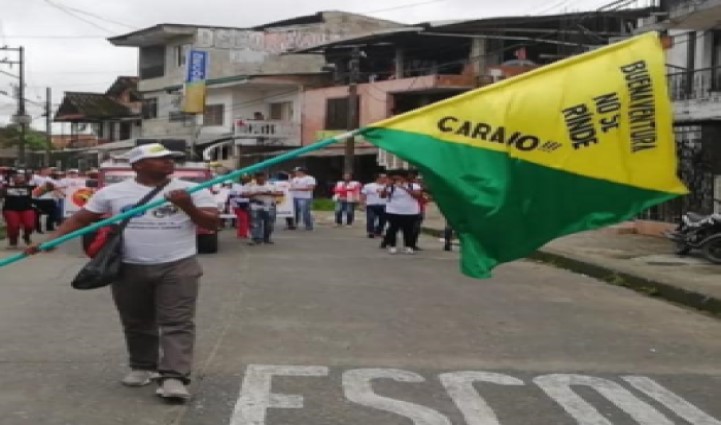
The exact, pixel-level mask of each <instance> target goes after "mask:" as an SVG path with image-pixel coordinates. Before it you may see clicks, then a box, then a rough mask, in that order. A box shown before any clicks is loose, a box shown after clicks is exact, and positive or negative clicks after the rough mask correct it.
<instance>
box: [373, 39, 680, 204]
mask: <svg viewBox="0 0 721 425" xmlns="http://www.w3.org/2000/svg"><path fill="white" fill-rule="evenodd" d="M665 71H666V70H665V54H664V51H663V48H662V46H661V43H660V41H659V38H658V35H657V34H656V33H648V34H644V35H641V36H638V37H634V38H631V39H628V40H625V41H622V42H619V43H616V44H613V45H610V46H606V47H603V48H600V49H598V50H595V51H592V52H589V53H586V54H583V55H580V56H576V57H573V58H570V59H567V60H564V61H561V62H557V63H555V64H552V65H548V66H545V67H542V68H539V69H537V70H535V71H532V72H529V73H527V74H523V75H521V76H518V77H515V78H512V79H509V80H505V81H502V82H500V83H496V84H492V85H490V86H486V87H483V88H480V89H477V90H474V91H471V92H469V93H466V94H464V95H461V96H457V97H454V98H452V99H448V100H446V101H443V102H439V103H436V104H434V105H431V106H428V107H425V108H421V109H418V110H416V111H413V112H411V113H407V114H404V115H402V116H398V117H396V118H391V119H388V120H385V121H382V122H379V123H376V124H373V125H372V126H371V127H378V128H388V129H393V130H400V131H406V132H411V133H420V134H423V135H427V136H430V137H433V138H436V139H439V140H441V141H445V142H450V143H460V144H464V145H469V146H473V147H477V148H480V149H489V150H493V151H503V152H507V154H508V155H509V156H510V157H513V158H518V159H521V160H524V161H529V162H532V163H535V164H538V165H542V166H546V167H550V168H555V169H559V170H562V171H566V172H569V173H574V174H578V175H582V176H586V177H590V178H596V179H601V180H606V181H610V182H614V183H620V184H625V185H630V186H634V187H638V188H642V189H650V190H657V191H661V192H668V193H677V194H685V193H687V189H686V188H685V186H684V185H683V184H682V183H681V182H680V180H678V179H677V178H676V176H675V175H674V172H673V171H674V170H675V169H676V144H675V140H674V133H673V128H672V121H673V113H672V109H671V102H670V99H669V96H668V88H667V82H666V75H665ZM669 171H671V172H669Z"/></svg>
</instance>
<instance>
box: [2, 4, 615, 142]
mask: <svg viewBox="0 0 721 425" xmlns="http://www.w3.org/2000/svg"><path fill="white" fill-rule="evenodd" d="M610 1H611V0H514V1H512V2H502V1H498V0H364V1H362V2H361V1H352V0H304V1H300V0H263V1H256V0H252V1H250V0H202V1H191V0H102V1H101V0H0V47H1V46H8V47H18V46H21V45H22V46H24V47H25V50H26V80H27V82H26V84H27V88H26V96H25V97H26V98H27V99H30V100H32V101H37V102H39V103H43V102H44V97H45V88H46V87H51V88H52V90H53V104H54V108H55V107H56V104H57V103H59V102H60V101H61V100H62V96H63V92H65V91H84V92H104V91H105V90H106V89H107V88H108V87H109V85H110V84H111V83H112V82H113V81H114V80H115V77H117V76H118V75H136V74H137V50H136V49H134V48H127V47H115V46H113V45H111V44H110V43H109V42H108V41H107V40H106V38H107V37H110V36H114V35H120V34H125V33H128V32H132V31H134V30H137V29H140V28H145V27H150V26H153V25H156V24H159V23H181V24H203V25H217V26H231V27H250V26H255V25H260V24H263V23H266V22H273V21H277V20H281V19H287V18H291V17H294V16H301V15H307V14H312V13H315V12H318V11H321V10H343V11H348V12H355V13H362V14H366V15H369V16H374V17H377V18H382V19H389V20H394V21H398V22H402V23H418V22H427V21H437V20H448V19H471V18H485V17H491V16H516V15H539V14H550V13H558V12H571V11H579V10H593V9H596V8H598V7H600V6H602V5H604V4H607V3H609V2H610ZM5 58H7V59H10V60H14V59H16V56H15V54H14V53H12V52H9V53H8V52H2V51H0V92H3V91H4V92H7V93H10V94H12V85H13V84H17V80H16V79H14V78H12V77H10V76H7V75H5V74H3V72H5V73H10V74H17V71H18V69H17V66H14V67H10V66H9V65H7V64H3V63H1V62H2V61H3V59H5ZM15 110H16V101H15V100H14V99H12V98H10V97H8V96H6V95H3V94H0V125H3V124H6V123H7V122H8V121H9V116H10V115H12V114H13V112H14V111H15ZM28 112H29V114H30V115H32V116H33V118H35V121H34V122H33V127H36V128H40V129H41V128H43V127H42V126H43V125H44V124H43V123H44V120H43V119H42V118H41V117H40V115H41V114H42V107H41V106H39V105H35V104H33V103H30V104H28ZM55 131H57V130H55Z"/></svg>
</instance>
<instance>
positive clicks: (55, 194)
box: [30, 175, 62, 200]
mask: <svg viewBox="0 0 721 425" xmlns="http://www.w3.org/2000/svg"><path fill="white" fill-rule="evenodd" d="M48 183H50V184H52V185H53V187H56V188H57V187H59V186H60V183H59V182H58V181H57V180H55V179H53V178H52V177H49V176H38V175H35V176H33V178H32V180H30V185H32V186H37V187H40V186H44V185H46V184H48ZM61 193H62V192H60V190H59V189H56V190H51V191H50V192H46V193H44V194H43V195H41V196H40V197H39V198H35V199H53V200H54V199H58V198H59V197H61V196H62V195H61Z"/></svg>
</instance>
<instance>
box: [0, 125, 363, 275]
mask: <svg viewBox="0 0 721 425" xmlns="http://www.w3.org/2000/svg"><path fill="white" fill-rule="evenodd" d="M360 131H361V130H360V129H356V130H353V131H348V132H346V133H343V134H339V135H336V136H333V137H331V138H328V139H324V140H321V141H319V142H315V143H313V144H310V145H307V146H303V147H302V148H298V149H294V150H292V151H289V152H286V153H284V154H281V155H278V156H274V157H273V158H269V159H266V160H265V161H262V162H259V163H257V164H253V165H251V166H249V167H245V168H242V169H240V170H236V171H233V172H232V173H229V174H225V175H222V176H218V177H216V178H214V179H212V180H208V181H207V182H203V183H200V184H198V185H197V186H194V187H192V188H189V189H187V192H188V193H195V192H198V191H200V190H203V189H207V188H209V187H211V186H213V185H216V184H219V183H223V182H225V181H228V180H233V179H236V178H238V177H240V176H242V175H243V174H249V173H254V172H257V171H260V170H263V169H265V168H268V167H271V166H273V165H276V164H280V163H281V162H285V161H288V160H291V159H294V158H297V157H299V156H301V155H305V154H307V153H309V152H313V151H317V150H319V149H322V148H324V147H326V146H330V145H332V144H333V143H338V142H342V141H344V140H346V139H349V138H351V137H354V136H356V135H357V134H358V133H360ZM167 202H168V201H166V200H165V199H158V200H157V201H153V202H149V203H147V204H145V205H142V206H139V207H136V208H133V209H131V210H128V211H126V212H124V213H121V214H118V215H115V216H112V217H110V218H106V219H105V220H101V221H98V222H97V223H94V224H91V225H90V226H87V227H83V228H82V229H78V230H76V231H74V232H71V233H68V234H67V235H65V236H61V237H59V238H57V239H53V240H51V241H47V242H43V243H42V244H40V246H39V247H38V248H39V249H40V250H41V251H47V250H50V249H53V248H56V247H58V246H60V245H62V244H64V243H65V242H67V241H69V240H72V239H75V238H78V237H80V236H83V235H86V234H88V233H92V232H94V231H96V230H98V229H100V228H101V227H104V226H107V225H109V224H113V223H117V222H119V221H122V220H124V219H126V218H128V217H133V216H135V215H136V214H140V213H143V212H145V211H147V210H149V209H152V208H157V207H159V206H161V205H163V204H165V203H167ZM27 257H28V255H27V254H25V253H21V254H16V255H13V256H10V257H6V258H3V259H0V268H1V267H5V266H7V265H10V264H12V263H15V262H17V261H20V260H22V259H24V258H27Z"/></svg>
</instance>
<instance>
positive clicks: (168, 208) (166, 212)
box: [153, 204, 180, 218]
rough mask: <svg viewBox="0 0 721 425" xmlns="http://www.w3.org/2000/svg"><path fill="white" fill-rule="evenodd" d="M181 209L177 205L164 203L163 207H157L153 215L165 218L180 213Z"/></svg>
mask: <svg viewBox="0 0 721 425" xmlns="http://www.w3.org/2000/svg"><path fill="white" fill-rule="evenodd" d="M178 211H180V210H179V209H178V207H176V206H175V205H172V204H170V205H163V206H162V207H159V208H156V209H154V210H153V217H155V218H165V217H170V216H173V215H175V214H177V213H178Z"/></svg>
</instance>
